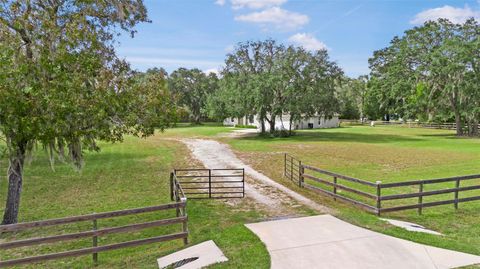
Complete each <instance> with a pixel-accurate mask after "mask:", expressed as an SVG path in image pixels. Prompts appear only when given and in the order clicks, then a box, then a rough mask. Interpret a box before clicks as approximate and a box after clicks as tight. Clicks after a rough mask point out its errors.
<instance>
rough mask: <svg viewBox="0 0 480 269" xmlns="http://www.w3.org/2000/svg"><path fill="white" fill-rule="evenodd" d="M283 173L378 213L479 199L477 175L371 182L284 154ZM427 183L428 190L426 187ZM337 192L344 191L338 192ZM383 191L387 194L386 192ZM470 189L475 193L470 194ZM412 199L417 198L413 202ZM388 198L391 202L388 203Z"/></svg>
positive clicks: (298, 182) (326, 193) (313, 188)
mask: <svg viewBox="0 0 480 269" xmlns="http://www.w3.org/2000/svg"><path fill="white" fill-rule="evenodd" d="M284 176H285V177H286V178H288V179H290V180H292V181H293V182H295V183H296V184H298V186H299V187H301V188H307V189H310V190H313V191H316V192H318V193H320V194H322V195H326V196H330V197H332V198H333V199H334V200H337V199H338V200H341V201H344V202H346V203H350V204H353V205H356V206H358V207H360V208H362V209H364V210H366V211H369V212H372V213H376V214H377V215H380V214H381V213H386V212H393V211H401V210H408V209H417V212H418V214H422V210H423V208H427V207H433V206H440V205H448V204H453V205H454V208H455V209H458V206H459V204H460V203H465V202H473V201H480V193H478V190H480V181H479V180H480V174H477V175H468V176H457V177H449V178H437V179H424V180H409V181H403V182H392V183H382V182H381V181H376V182H375V183H373V182H370V181H366V180H362V179H358V178H352V177H348V176H344V175H340V174H337V173H333V172H330V171H326V170H323V169H320V168H317V167H313V166H310V165H306V164H304V163H302V161H300V160H299V159H296V158H294V157H292V156H290V155H288V154H287V153H285V155H284ZM449 183H450V186H449V185H448V184H449ZM445 184H447V185H445ZM466 184H468V185H466ZM426 186H428V187H429V190H425V187H426ZM412 188H413V189H414V190H412ZM340 191H343V192H342V193H340ZM386 191H388V192H390V193H385V192H386ZM472 191H477V192H473V193H472ZM424 197H432V199H435V200H430V201H425V200H424ZM412 198H415V199H416V200H415V202H413V203H412V201H411V199H412ZM409 199H410V200H409ZM389 201H393V202H394V203H393V204H392V203H389V204H387V203H388V202H389ZM395 201H398V202H395ZM398 203H400V204H398Z"/></svg>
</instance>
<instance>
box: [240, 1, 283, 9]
mask: <svg viewBox="0 0 480 269" xmlns="http://www.w3.org/2000/svg"><path fill="white" fill-rule="evenodd" d="M285 2H287V0H231V3H232V8H233V9H240V8H251V9H261V8H268V7H275V6H280V5H282V4H284V3H285Z"/></svg>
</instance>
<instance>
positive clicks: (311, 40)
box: [288, 33, 328, 51]
mask: <svg viewBox="0 0 480 269" xmlns="http://www.w3.org/2000/svg"><path fill="white" fill-rule="evenodd" d="M288 41H290V42H292V43H294V44H295V45H297V46H301V47H303V48H304V49H306V50H311V51H315V50H322V49H328V47H327V45H325V43H323V42H322V41H320V40H318V39H316V38H315V37H314V36H313V35H312V34H307V33H297V34H294V35H292V36H291V37H289V38H288Z"/></svg>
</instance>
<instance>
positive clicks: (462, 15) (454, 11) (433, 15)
mask: <svg viewBox="0 0 480 269" xmlns="http://www.w3.org/2000/svg"><path fill="white" fill-rule="evenodd" d="M472 17H473V18H475V19H476V20H480V10H474V9H471V8H470V7H469V6H467V5H466V6H465V7H463V8H458V7H452V6H448V5H445V6H443V7H437V8H431V9H427V10H424V11H422V12H420V13H418V14H417V15H415V18H413V19H412V20H411V21H410V23H411V24H422V23H424V22H426V21H430V20H432V21H434V20H438V19H440V18H445V19H448V20H450V21H451V22H453V23H463V22H465V21H466V20H467V19H469V18H472Z"/></svg>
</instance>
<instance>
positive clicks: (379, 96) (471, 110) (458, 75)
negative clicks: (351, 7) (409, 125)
mask: <svg viewBox="0 0 480 269" xmlns="http://www.w3.org/2000/svg"><path fill="white" fill-rule="evenodd" d="M479 60H480V25H479V24H478V22H476V21H475V20H474V19H470V20H468V21H466V22H465V23H463V24H454V23H451V22H450V21H448V20H446V19H440V20H438V21H429V22H426V23H425V24H424V25H422V26H420V27H415V28H413V29H411V30H408V31H406V32H405V35H404V36H402V37H395V38H394V39H393V40H392V41H391V43H390V46H389V47H387V48H384V49H382V50H379V51H376V52H375V53H374V55H373V57H372V58H371V59H370V60H369V62H370V67H371V70H372V73H371V76H372V79H371V82H370V88H371V91H372V92H371V93H370V95H371V96H375V97H376V98H375V99H376V100H377V101H378V102H379V105H380V106H381V107H382V108H383V109H384V110H385V111H386V112H387V113H389V114H397V115H399V116H400V117H404V118H418V119H424V120H431V121H448V120H450V119H454V120H455V122H456V126H457V135H463V134H464V129H467V130H468V134H470V135H477V134H478V130H477V128H478V119H479V117H480V114H479V107H480V106H479V102H480V89H479V85H480V84H479V82H480V80H479V79H480V76H479V74H480V73H479V71H480V65H479ZM464 126H467V128H464Z"/></svg>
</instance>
